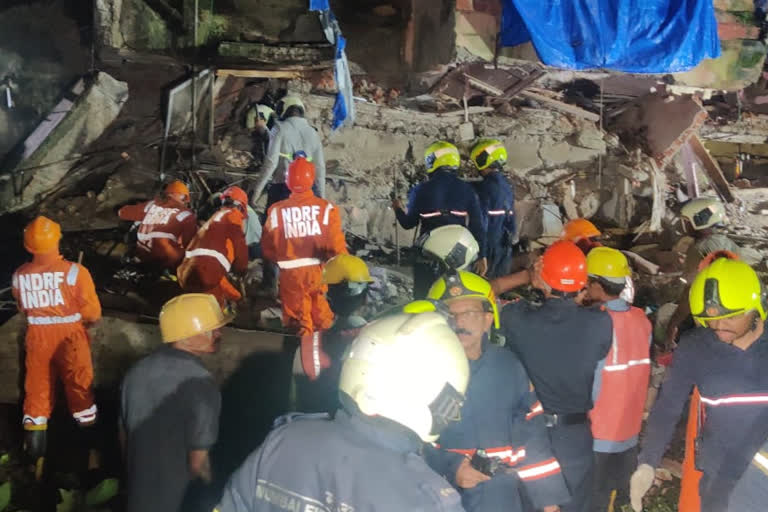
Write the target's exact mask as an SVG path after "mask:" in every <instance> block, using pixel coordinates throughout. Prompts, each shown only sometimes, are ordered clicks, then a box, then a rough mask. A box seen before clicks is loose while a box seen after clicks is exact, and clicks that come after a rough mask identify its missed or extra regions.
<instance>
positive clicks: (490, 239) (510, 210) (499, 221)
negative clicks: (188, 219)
mask: <svg viewBox="0 0 768 512" xmlns="http://www.w3.org/2000/svg"><path fill="white" fill-rule="evenodd" d="M475 190H477V197H478V198H479V199H480V208H481V209H482V213H483V231H484V232H485V237H486V244H487V246H488V250H489V251H490V250H491V249H490V248H491V247H495V246H498V245H501V244H504V243H506V242H508V241H510V240H512V237H514V235H515V229H516V228H515V192H514V191H513V189H512V185H511V184H510V183H509V181H508V180H507V178H506V177H505V176H504V174H502V173H501V172H500V171H493V172H491V173H490V174H488V175H487V176H484V177H483V180H482V181H479V182H477V183H476V184H475Z"/></svg>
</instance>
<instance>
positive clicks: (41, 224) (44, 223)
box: [24, 215, 61, 254]
mask: <svg viewBox="0 0 768 512" xmlns="http://www.w3.org/2000/svg"><path fill="white" fill-rule="evenodd" d="M59 240H61V226H59V224H58V223H56V222H54V221H52V220H51V219H49V218H48V217H44V216H42V215H40V216H38V217H35V218H34V220H33V221H32V222H30V223H29V224H27V227H26V228H24V248H25V249H26V250H27V251H29V252H30V253H32V254H44V253H49V252H53V251H56V250H58V248H59Z"/></svg>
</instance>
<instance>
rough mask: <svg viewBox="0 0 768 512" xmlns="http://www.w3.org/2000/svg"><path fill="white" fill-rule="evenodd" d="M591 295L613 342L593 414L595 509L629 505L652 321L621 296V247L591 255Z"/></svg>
mask: <svg viewBox="0 0 768 512" xmlns="http://www.w3.org/2000/svg"><path fill="white" fill-rule="evenodd" d="M587 273H588V275H589V277H588V279H587V298H588V299H589V301H590V302H592V303H595V304H600V305H601V306H602V308H603V309H604V310H605V311H607V312H608V315H610V317H611V323H612V325H613V344H612V345H611V349H610V350H609V351H608V355H607V356H606V358H605V362H604V364H603V365H602V369H601V371H600V376H599V378H600V384H599V389H600V392H599V394H598V395H597V398H596V400H595V406H594V408H593V409H592V411H591V412H590V419H591V420H592V436H593V437H594V438H595V441H594V450H595V487H594V489H595V490H594V493H593V495H592V510H593V511H595V512H610V511H612V510H621V507H622V506H624V505H627V504H629V479H630V477H631V476H632V473H633V472H634V471H635V469H637V444H638V436H639V435H640V427H641V425H642V422H643V409H644V405H645V398H646V395H647V391H648V381H649V379H650V374H651V360H650V345H651V332H652V328H651V323H650V322H649V321H648V318H647V317H646V316H645V313H644V312H643V310H641V309H639V308H636V307H632V306H630V305H629V304H628V303H627V302H626V301H625V300H624V299H622V298H620V295H621V292H622V291H623V290H624V287H625V286H626V284H627V283H626V279H627V277H629V275H630V273H631V272H630V270H629V263H628V262H627V258H626V256H624V255H623V254H622V253H621V251H617V250H616V249H611V248H609V247H595V248H594V249H592V250H591V251H589V254H588V255H587Z"/></svg>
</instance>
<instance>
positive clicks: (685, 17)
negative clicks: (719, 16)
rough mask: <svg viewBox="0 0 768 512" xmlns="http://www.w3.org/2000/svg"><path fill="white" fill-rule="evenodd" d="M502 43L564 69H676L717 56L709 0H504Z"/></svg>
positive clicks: (658, 71) (715, 29)
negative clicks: (526, 47)
mask: <svg viewBox="0 0 768 512" xmlns="http://www.w3.org/2000/svg"><path fill="white" fill-rule="evenodd" d="M502 1H503V7H504V11H503V15H502V23H501V34H500V36H501V43H502V45H503V46H515V45H518V44H520V43H524V42H526V41H529V40H530V41H532V42H533V45H534V47H535V48H536V52H537V53H538V54H539V58H540V59H541V61H542V62H544V63H545V64H547V65H549V66H555V67H559V68H567V69H594V68H598V69H612V70H617V71H626V72H631V73H674V72H679V71H687V70H689V69H691V68H693V67H695V66H696V65H697V64H698V63H699V62H701V60H702V59H706V58H715V57H718V56H720V38H719V37H718V35H717V21H716V20H715V10H714V7H713V3H712V0H553V1H548V2H542V1H541V0H502Z"/></svg>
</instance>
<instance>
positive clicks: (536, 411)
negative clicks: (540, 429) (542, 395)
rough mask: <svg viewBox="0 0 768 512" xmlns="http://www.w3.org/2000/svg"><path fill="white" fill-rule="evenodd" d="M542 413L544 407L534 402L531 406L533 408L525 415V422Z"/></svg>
mask: <svg viewBox="0 0 768 512" xmlns="http://www.w3.org/2000/svg"><path fill="white" fill-rule="evenodd" d="M543 413H544V406H542V405H541V402H538V401H537V402H536V403H535V404H533V407H531V412H529V413H528V414H526V415H525V419H526V420H530V419H531V418H535V417H536V416H538V415H539V414H543Z"/></svg>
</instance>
